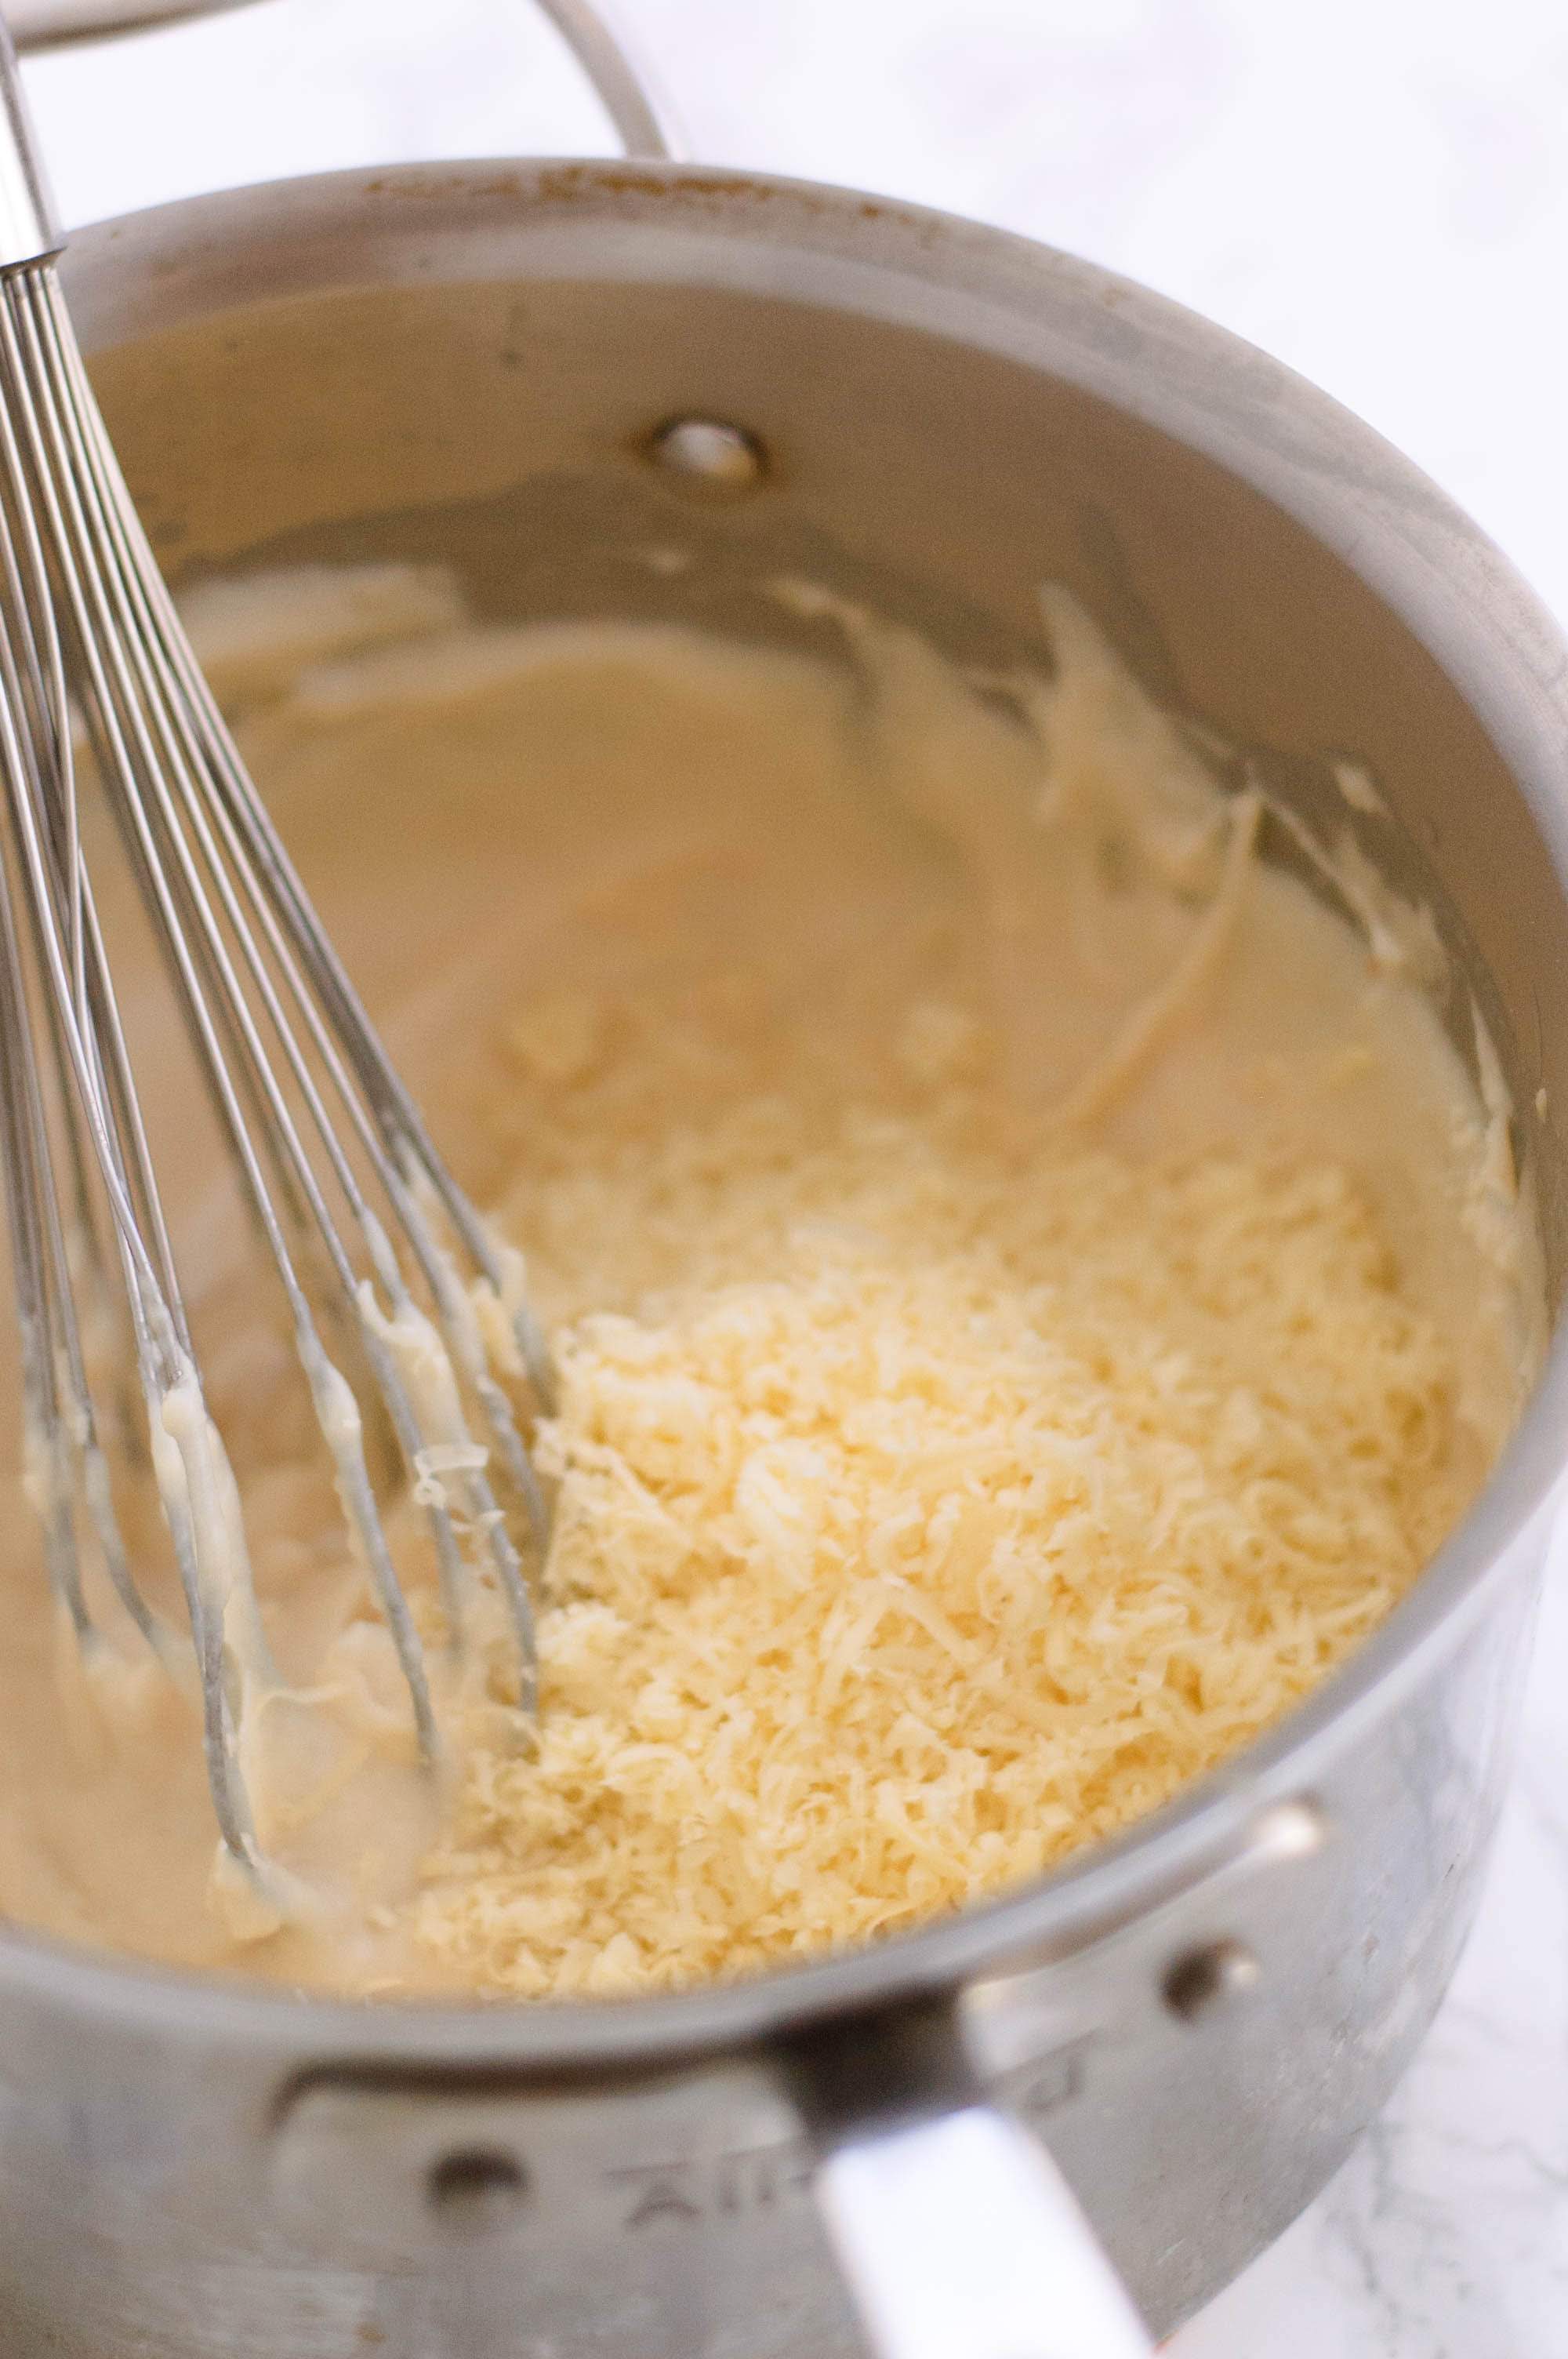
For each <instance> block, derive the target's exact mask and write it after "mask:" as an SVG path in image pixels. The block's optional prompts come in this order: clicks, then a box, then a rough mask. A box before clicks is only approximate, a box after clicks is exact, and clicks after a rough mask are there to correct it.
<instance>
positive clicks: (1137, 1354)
mask: <svg viewBox="0 0 1568 2359" xmlns="http://www.w3.org/2000/svg"><path fill="white" fill-rule="evenodd" d="M613 1028H614V1027H613V1022H612V1020H611V1018H609V1017H607V1016H604V1014H603V1012H602V1011H601V1010H600V1009H598V1008H596V1007H588V1008H578V1009H575V1010H566V1009H560V1010H555V1011H547V1012H546V1020H543V1021H541V1022H539V1023H537V1024H535V1027H533V1029H532V1031H530V1030H529V1029H528V1028H527V1027H521V1028H520V1029H519V1032H518V1034H517V1036H516V1038H515V1039H514V1054H515V1056H516V1058H517V1060H519V1061H520V1062H521V1064H522V1066H524V1068H525V1069H526V1078H527V1079H528V1082H529V1084H530V1089H531V1092H532V1094H531V1095H530V1094H527V1093H524V1102H523V1103H522V1107H521V1111H520V1112H519V1114H518V1115H517V1122H518V1130H519V1136H520V1137H521V1136H523V1135H524V1134H525V1135H526V1137H527V1141H528V1148H527V1164H528V1168H527V1170H526V1172H525V1174H524V1177H523V1178H522V1179H521V1180H520V1181H519V1198H518V1201H519V1207H520V1208H525V1216H524V1218H523V1219H522V1220H521V1222H520V1226H521V1227H522V1228H523V1231H524V1234H527V1235H528V1236H529V1238H530V1240H531V1243H532V1245H533V1248H534V1266H535V1278H536V1281H537V1283H538V1284H539V1285H540V1287H541V1288H543V1289H544V1291H545V1294H546V1299H548V1300H550V1301H551V1302H552V1303H553V1306H554V1307H555V1309H556V1310H557V1313H558V1314H560V1315H561V1318H562V1323H561V1325H560V1326H559V1328H558V1330H557V1338H556V1342H557V1353H558V1355H559V1359H560V1364H561V1367H562V1371H563V1377H564V1393H563V1400H562V1405H561V1410H560V1415H559V1417H558V1419H557V1420H556V1421H555V1423H554V1424H553V1425H552V1426H551V1427H549V1428H548V1429H546V1432H545V1435H544V1446H545V1450H546V1462H547V1465H548V1467H549V1469H550V1470H551V1471H552V1472H553V1473H554V1474H555V1475H556V1476H557V1478H558V1481H559V1485H560V1488H559V1498H558V1507H557V1533H556V1538H555V1541H554V1545H553V1549H552V1553H551V1558H550V1562H549V1565H548V1568H547V1591H548V1603H547V1604H546V1611H545V1613H544V1615H543V1619H542V1627H541V1634H540V1653H541V1663H542V1670H543V1695H542V1709H541V1717H540V1752H539V1756H538V1757H537V1759H536V1760H529V1759H523V1758H518V1757H516V1756H507V1755H503V1754H501V1753H496V1752H485V1751H482V1750H481V1752H480V1753H479V1754H478V1756H476V1757H475V1758H474V1759H473V1760H472V1762H471V1764H470V1772H469V1777H468V1783H467V1788H466V1791H465V1794H464V1796H463V1799H462V1801H461V1805H460V1810H459V1813H458V1818H457V1821H456V1824H455V1827H454V1830H453V1832H452V1833H451V1834H450V1836H449V1839H448V1840H447V1842H446V1843H445V1844H444V1845H443V1847H442V1849H441V1850H440V1851H439V1852H438V1854H436V1855H435V1856H434V1858H433V1859H432V1861H431V1862H430V1863H429V1864H428V1867H427V1886H426V1888H425V1891H424V1893H423V1897H422V1898H421V1900H420V1901H419V1903H418V1904H417V1909H416V1932H417V1938H418V1939H419V1940H420V1941H421V1943H422V1944H423V1946H424V1947H425V1948H426V1950H427V1951H428V1952H429V1953H430V1955H431V1956H432V1957H433V1958H434V1959H435V1960H437V1961H438V1962H439V1964H440V1965H441V1967H442V1968H443V1969H444V1970H447V1971H450V1972H451V1973H454V1974H456V1975H460V1977H461V1978H463V1979H464V1980H469V1981H472V1982H474V1983H477V1984H481V1985H485V1986H488V1987H490V1988H492V1989H494V1990H499V1991H502V1992H505V1993H511V1994H515V1995H546V1994H567V1993H580V1992H600V1993H609V1992H630V1991H636V1990H645V1989H651V1988H657V1987H664V1986H669V1985H672V1984H686V1983H689V1982H693V1981H696V1980H698V1979H701V1978H705V1977H708V1976H713V1975H720V1974H735V1973H744V1972H747V1971H751V1970H754V1969H756V1968H759V1967H761V1966H762V1965H763V1964H765V1963H768V1962H779V1961H782V1960H784V1959H788V1958H793V1957H796V1956H801V1955H805V1954H808V1953H812V1952H819V1951H824V1950H826V1949H828V1948H831V1947H838V1946H840V1945H843V1944H845V1943H849V1942H856V1941H862V1940H867V1939H868V1938H872V1937H875V1936H878V1935H881V1934H886V1933H889V1932H892V1931H893V1930H896V1929H898V1928H901V1927H904V1926H907V1925H909V1924H910V1923H912V1922H913V1921H914V1920H916V1919H922V1918H925V1917H929V1916H931V1915H933V1914H935V1913H936V1912H939V1911H942V1910H946V1909H950V1908H954V1907H955V1906H957V1904H959V1903H961V1902H963V1901H964V1900H966V1899H968V1898H970V1897H973V1896H975V1895H976V1894H978V1893H980V1892H984V1891H989V1890H992V1889H994V1888H996V1887H999V1886H1006V1885H1009V1884H1011V1883H1013V1882H1015V1881H1016V1880H1018V1879H1020V1878H1022V1877H1026V1876H1028V1875H1032V1874H1033V1873H1035V1872H1037V1871H1038V1870H1039V1869H1041V1868H1042V1867H1044V1866H1045V1865H1046V1864H1048V1863H1050V1862H1053V1861H1055V1860H1058V1859H1060V1858H1061V1857H1062V1856H1063V1855H1064V1854H1066V1853H1068V1852H1070V1851H1071V1850H1073V1849H1074V1848H1075V1847H1076V1846H1077V1845H1079V1844H1082V1843H1086V1842H1088V1841H1090V1840H1091V1839H1094V1838H1097V1837H1102V1836H1105V1835H1108V1834H1109V1833H1110V1832H1113V1831H1114V1830H1115V1829H1117V1828H1119V1827H1121V1826H1124V1825H1125V1824H1126V1823H1127V1822H1128V1821H1130V1820H1131V1819H1133V1818H1136V1817H1137V1816H1138V1815H1139V1814H1140V1813H1141V1812H1144V1811H1146V1810H1151V1809H1152V1808H1153V1807H1154V1806H1156V1805H1157V1804H1159V1803H1160V1802H1162V1800H1164V1799H1166V1798H1167V1797H1169V1796H1170V1795H1171V1794H1173V1792H1174V1791H1175V1789H1176V1788H1178V1787H1180V1786H1182V1785H1183V1784H1184V1783H1185V1782H1186V1781H1187V1780H1189V1779H1191V1778H1193V1777H1196V1776H1198V1775H1199V1774H1200V1773H1201V1772H1203V1771H1204V1770H1206V1769H1207V1768H1209V1767H1211V1766H1212V1765H1213V1764H1215V1763H1217V1762H1218V1761H1219V1760H1221V1759H1222V1758H1223V1757H1224V1756H1226V1755H1227V1753H1229V1752H1230V1751H1231V1750H1232V1749H1233V1748H1234V1747H1236V1746H1238V1745H1241V1744H1242V1743H1244V1742H1245V1741H1246V1740H1247V1739H1248V1738H1249V1737H1251V1736H1252V1735H1254V1734H1256V1733H1257V1732H1258V1731H1259V1730H1260V1729H1261V1728H1263V1727H1264V1726H1265V1725H1266V1724H1267V1723H1269V1722H1271V1720H1273V1719H1274V1718H1275V1716H1276V1715H1277V1714H1279V1713H1280V1712H1282V1711H1283V1710H1284V1709H1285V1708H1286V1707H1287V1706H1288V1705H1289V1704H1290V1703H1291V1702H1292V1701H1293V1700H1294V1699H1296V1698H1298V1697H1300V1696H1301V1695H1303V1693H1304V1692H1305V1691H1306V1690H1308V1689H1310V1688H1311V1687H1312V1686H1313V1685H1314V1682H1315V1681H1316V1680H1319V1679H1321V1678H1322V1676H1323V1675H1324V1673H1325V1671H1326V1670H1327V1669H1329V1668H1330V1667H1331V1666H1332V1665H1333V1664H1335V1663H1336V1661H1338V1660H1339V1659H1340V1658H1342V1657H1343V1656H1344V1655H1345V1654H1346V1652H1347V1650H1348V1649H1350V1648H1351V1647H1354V1646H1355V1644H1356V1643H1357V1640H1359V1639H1360V1638H1361V1637H1362V1636H1364V1635H1365V1634H1366V1633H1367V1632H1368V1630H1370V1629H1371V1628H1372V1627H1373V1625H1375V1624H1376V1623H1377V1622H1378V1621H1379V1619H1380V1618H1381V1617H1382V1616H1383V1615H1384V1614H1386V1613H1387V1612H1388V1610H1389V1608H1390V1605H1391V1604H1392V1603H1394V1601H1395V1600H1396V1599H1397V1597H1398V1596H1399V1594H1400V1592H1401V1590H1402V1589H1403V1588H1404V1587H1405V1586H1406V1585H1407V1584H1408V1583H1409V1582H1411V1579H1412V1578H1413V1577H1414V1575H1415V1574H1416V1572H1417V1571H1419V1569H1420V1567H1421V1565H1422V1562H1423V1560H1425V1559H1426V1557H1427V1556H1428V1555H1429V1554H1430V1552H1431V1550H1432V1549H1433V1547H1434V1546H1435V1545H1436V1543H1437V1541H1438V1540H1439V1539H1440V1538H1442V1536H1443V1535H1444V1532H1445V1530H1446V1529H1447V1528H1448V1527H1449V1526H1450V1524H1451V1523H1452V1521H1453V1520H1454V1517H1455V1515H1456V1514H1457V1513H1458V1511H1459V1509H1460V1507H1461V1506H1462V1505H1463V1503H1464V1487H1465V1486H1464V1482H1463V1479H1462V1477H1461V1476H1460V1475H1459V1473H1457V1472H1455V1471H1454V1470H1455V1459H1454V1452H1453V1451H1452V1448H1451V1442H1452V1431H1451V1427H1452V1409H1451V1396H1452V1389H1453V1386H1452V1378H1453V1370H1452V1368H1451V1366H1450V1364H1449V1362H1448V1357H1447V1354H1446V1353H1445V1351H1444V1349H1443V1348H1442V1347H1441V1346H1440V1344H1439V1343H1438V1341H1437V1340H1436V1337H1435V1334H1434V1332H1433V1330H1432V1329H1431V1328H1429V1326H1428V1325H1427V1324H1426V1323H1425V1322H1424V1321H1422V1318H1421V1317H1419V1316H1418V1315H1416V1314H1415V1313H1414V1312H1413V1311H1412V1310H1411V1309H1410V1308H1409V1307H1408V1305H1407V1304H1406V1303H1405V1302H1404V1301H1403V1300H1402V1299H1401V1297H1400V1293H1399V1291H1398V1288H1397V1285H1396V1282H1395V1274H1394V1272H1393V1270H1392V1268H1391V1266H1390V1259H1389V1256H1388V1255H1387V1253H1386V1251H1385V1250H1384V1247H1383V1245H1381V1243H1380V1241H1379V1236H1378V1234H1377V1233H1376V1230H1375V1227H1374V1224H1373V1223H1372V1221H1371V1219H1370V1217H1369V1215H1368V1211H1367V1209H1366V1207H1365V1205H1364V1204H1363V1202H1362V1201H1360V1200H1359V1198H1358V1197H1357V1193H1356V1191H1355V1190H1354V1189H1353V1187H1352V1186H1351V1184H1350V1183H1349V1182H1348V1181H1347V1180H1346V1178H1345V1177H1344V1176H1343V1175H1342V1174H1341V1173H1340V1172H1339V1171H1337V1170H1336V1169H1333V1168H1326V1167H1325V1168H1302V1167H1301V1166H1300V1165H1284V1164H1271V1163H1269V1162H1267V1161H1263V1160H1248V1159H1246V1158H1242V1157H1238V1156H1236V1155H1227V1156H1224V1157H1207V1158H1202V1159H1196V1160H1187V1161H1182V1162H1165V1163H1160V1162H1155V1163H1151V1164H1145V1165H1137V1164H1134V1163H1132V1162H1130V1161H1129V1160H1125V1159H1121V1158H1118V1157H1117V1156H1115V1155H1114V1154H1111V1153H1108V1152H1105V1151H1101V1150H1098V1149H1097V1148H1094V1147H1089V1146H1086V1145H1085V1144H1083V1143H1082V1141H1081V1140H1075V1138H1074V1137H1073V1136H1071V1135H1068V1134H1064V1133H1062V1132H1060V1131H1057V1132H1054V1133H1053V1134H1050V1135H1042V1136H1036V1137H1034V1138H1033V1139H1026V1140H1022V1141H1021V1140H1020V1139H1018V1138H1011V1139H1010V1138H1008V1137H1007V1136H1002V1135H1000V1134H998V1133H997V1132H996V1131H995V1129H994V1126H993V1125H989V1123H988V1120H987V1118H986V1113H985V1092H984V1089H983V1085H982V1082H981V1081H978V1080H976V1079H975V1078H974V1076H973V1073H972V1072H971V1071H968V1070H967V1068H968V1067H970V1066H972V1065H973V1063H974V1060H975V1058H976V1056H977V1055H978V1054H979V1051H978V1050H977V1049H976V1042H975V1035H974V1027H972V1026H971V1025H970V1024H969V1022H968V1019H967V1018H966V1017H965V1016H962V1015H961V1014H960V1013H959V1012H958V1011H957V1010H948V1009H943V1008H935V1009H932V1008H926V1009H917V1010H915V1011H914V1015H913V1016H912V1017H911V1019H910V1022H909V1025H908V1027H907V1029H906V1033H905V1036H904V1038H903V1043H902V1044H901V1046H902V1082H901V1084H900V1086H899V1087H898V1088H896V1089H893V1090H892V1091H891V1092H889V1093H884V1095H883V1097H882V1098H881V1100H880V1101H876V1102H872V1101H867V1102H863V1103H860V1104H858V1105H851V1106H849V1109H848V1110H845V1108H844V1107H843V1106H842V1105H840V1106H839V1107H838V1109H837V1110H835V1109H834V1108H833V1106H832V1105H831V1103H828V1102H827V1101H824V1102H823V1103H821V1104H818V1105H813V1104H812V1103H808V1096H809V1093H807V1094H806V1097H803V1096H801V1095H800V1094H798V1093H797V1094H795V1095H792V1094H791V1093H790V1092H789V1091H788V1090H787V1089H785V1090H777V1091H773V1092H769V1091H766V1090H761V1089H754V1090H751V1091H748V1090H747V1089H745V1088H743V1087H740V1086H738V1082H739V1081H740V1080H741V1079H742V1078H743V1076H741V1075H740V1074H739V1071H738V1069H737V1068H735V1067H734V1066H733V1064H731V1065H730V1066H729V1067H726V1065H725V1063H724V1060H723V1057H722V1055H721V1054H720V1053H719V1052H718V1051H716V1050H714V1049H713V1047H712V1043H711V1041H704V1040H703V1039H702V1038H698V1036H697V1034H695V1033H694V1034H688V1035H676V1034H671V1035H669V1036H667V1037H665V1038H662V1039H660V1040H659V1041H656V1042H654V1041H651V1040H650V1038H648V1037H646V1035H645V1034H644V1035H643V1037H639V1038H625V1039H622V1041H621V1043H620V1045H619V1047H617V1045H616V1042H615V1039H614V1038H613ZM704 1055H707V1056H708V1062H709V1065H710V1066H711V1068H712V1071H711V1073H710V1075H709V1080H710V1082H711V1086H710V1087H709V1088H708V1093H707V1096H706V1098H703V1097H702V1095H701V1093H700V1092H699V1093H697V1095H698V1099H699V1101H700V1102H699V1103H698V1105H697V1110H696V1111H695V1112H694V1113H691V1114H689V1116H688V1118H687V1119H686V1120H684V1121H683V1122H682V1123H680V1124H678V1125H673V1126H672V1125H671V1124H670V1123H669V1122H668V1120H667V1109H668V1107H669V1105H670V1103H671V1102H672V1096H671V1093H672V1089H673V1086H674V1082H673V1079H672V1076H674V1075H675V1074H676V1073H677V1072H678V1073H679V1074H680V1075H682V1076H684V1083H683V1086H684V1088H685V1091H686V1096H687V1100H690V1098H691V1096H692V1089H691V1074H692V1072H693V1071H695V1070H697V1066H699V1065H700V1063H701V1060H702V1057H703V1056H704ZM514 1094H515V1093H514ZM661 1106H662V1107H664V1108H665V1110H666V1118H665V1120H664V1121H663V1123H662V1124H661V1121H660V1117H659V1109H660V1107H661ZM605 1302H614V1303H616V1304H617V1305H618V1306H619V1307H618V1308H617V1309H615V1310H610V1311H605V1310H598V1309H592V1308H589V1309H586V1310H585V1309H584V1308H583V1306H585V1305H586V1306H592V1305H598V1304H602V1303H605Z"/></svg>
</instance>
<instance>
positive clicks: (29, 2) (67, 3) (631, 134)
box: [5, 0, 686, 159]
mask: <svg viewBox="0 0 1568 2359" xmlns="http://www.w3.org/2000/svg"><path fill="white" fill-rule="evenodd" d="M243 5H245V0H10V5H8V7H7V8H6V11H5V14H6V16H7V17H8V18H9V21H10V26H11V35H12V38H13V39H14V40H15V42H16V47H17V49H20V50H23V51H27V50H29V49H55V48H58V47H59V45H60V44H61V43H62V42H66V41H78V40H96V39H99V38H103V36H104V35H107V34H112V33H133V32H141V31H145V30H146V29H147V28H148V27H152V26H155V25H169V24H173V23H175V22H177V21H178V19H180V18H182V17H188V16H222V15H225V14H226V13H227V12H228V11H229V10H230V9H231V8H237V7H241V6H243ZM534 5H535V7H537V8H538V9H539V10H540V12H541V13H542V14H543V15H544V16H547V17H548V18H549V20H550V22H551V24H552V25H554V27H555V28H556V30H557V33H559V35H560V37H561V38H562V40H564V41H565V43H566V45H567V47H568V49H570V51H571V53H572V55H573V56H574V57H575V58H576V60H577V61H578V63H579V66H580V67H581V68H582V71H583V72H584V74H585V75H586V76H587V77H588V80H589V82H590V83H591V84H592V87H593V92H594V95H595V96H596V97H597V99H598V100H599V103H600V105H601V106H602V107H603V109H604V112H605V114H607V115H608V116H609V117H610V120H611V124H612V125H614V128H615V132H616V135H617V136H618V137H619V139H620V141H621V144H622V148H623V149H624V151H625V153H626V155H627V156H628V157H630V158H633V159H641V158H660V157H664V158H678V157H680V156H683V155H684V154H685V152H686V149H685V143H684V141H683V140H682V138H681V137H680V136H679V134H678V132H677V130H676V124H675V118H674V116H673V114H671V111H670V108H669V105H668V103H667V102H666V100H665V97H664V95H663V93H662V92H659V90H658V88H657V85H656V83H655V82H654V80H653V79H652V78H651V77H650V76H649V74H648V73H647V71H646V70H645V68H644V67H643V65H642V63H641V62H639V61H636V60H633V56H632V54H631V52H630V50H629V49H628V48H627V45H626V41H625V39H624V37H623V36H622V33H621V32H620V30H619V29H618V28H612V27H611V22H610V20H609V18H608V16H606V14H605V11H604V8H603V6H602V5H601V0H534Z"/></svg>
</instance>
